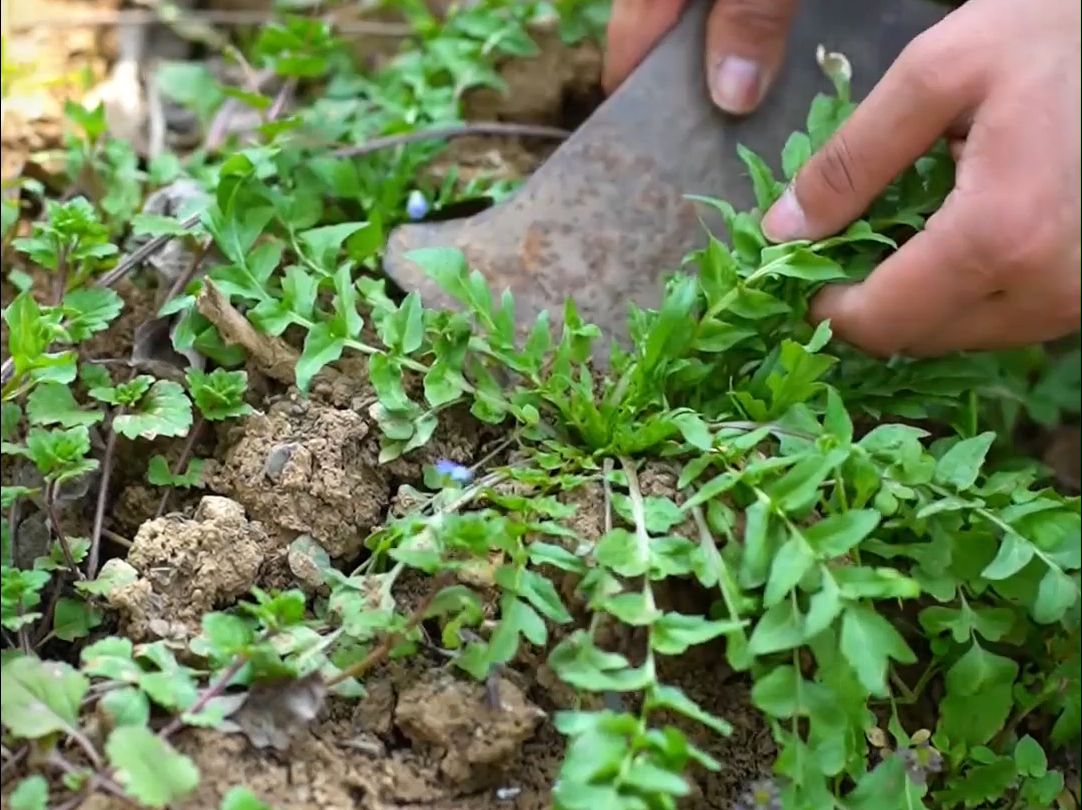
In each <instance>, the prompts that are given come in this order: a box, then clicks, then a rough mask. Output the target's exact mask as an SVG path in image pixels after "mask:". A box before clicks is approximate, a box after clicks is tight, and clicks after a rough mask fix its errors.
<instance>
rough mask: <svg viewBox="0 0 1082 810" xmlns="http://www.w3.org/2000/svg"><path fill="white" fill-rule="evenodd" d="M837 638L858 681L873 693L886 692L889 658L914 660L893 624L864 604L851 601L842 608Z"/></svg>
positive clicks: (904, 660)
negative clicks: (843, 609)
mask: <svg viewBox="0 0 1082 810" xmlns="http://www.w3.org/2000/svg"><path fill="white" fill-rule="evenodd" d="M839 642H840V647H841V651H842V655H844V656H845V659H846V660H847V661H848V662H849V665H850V666H851V667H853V670H854V671H855V672H856V674H857V677H858V678H859V679H860V683H861V685H862V686H863V687H864V688H865V689H867V690H868V691H869V692H870V693H872V694H873V695H878V696H881V695H885V694H886V693H887V667H888V666H889V665H890V659H892V658H893V659H894V660H895V661H898V662H900V663H903V664H912V663H913V662H914V661H916V660H917V657H916V655H914V653H913V651H912V650H911V649H910V648H909V645H908V644H906V642H905V639H904V638H902V636H901V635H900V634H899V633H898V631H897V630H895V629H894V626H893V625H892V624H891V623H890V622H888V621H887V620H886V619H885V618H883V617H882V616H880V615H879V614H878V613H876V612H875V611H874V610H872V609H871V608H869V607H865V606H864V605H850V606H849V607H847V608H846V609H845V613H844V614H843V616H842V629H841V636H840V637H839Z"/></svg>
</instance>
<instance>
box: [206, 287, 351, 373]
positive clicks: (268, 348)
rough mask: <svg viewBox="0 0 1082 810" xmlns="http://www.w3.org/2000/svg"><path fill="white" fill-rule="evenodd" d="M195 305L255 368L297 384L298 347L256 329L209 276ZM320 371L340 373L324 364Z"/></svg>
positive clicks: (223, 338) (224, 338) (225, 339)
mask: <svg viewBox="0 0 1082 810" xmlns="http://www.w3.org/2000/svg"><path fill="white" fill-rule="evenodd" d="M195 305H196V308H197V309H198V310H199V314H200V315H202V316H203V317H204V318H206V319H207V320H208V321H210V322H211V323H213V324H214V326H215V327H217V329H218V333H219V334H220V335H221V336H222V340H224V341H225V342H226V343H228V344H230V345H232V346H240V347H241V348H242V349H244V351H245V352H247V353H248V357H249V358H250V359H251V361H252V363H253V364H254V365H255V367H256V368H258V369H259V370H260V371H261V372H262V373H263V374H265V375H267V376H268V377H270V378H271V379H272V380H277V381H278V382H280V383H285V384H286V385H293V384H294V383H296V381H297V376H296V373H295V371H294V369H295V368H296V366H297V360H298V359H299V357H300V355H299V354H298V353H297V350H296V349H294V348H293V347H292V346H290V345H289V344H288V343H286V342H285V341H284V340H282V339H281V338H279V337H271V336H270V335H264V334H261V333H260V332H257V331H256V329H255V327H254V326H252V324H251V322H249V320H248V319H247V318H246V317H245V316H244V315H243V314H241V313H240V312H238V311H237V308H236V307H234V306H233V305H232V304H230V303H229V300H228V299H227V298H226V297H225V296H224V295H222V293H221V290H219V289H218V288H217V287H216V286H215V285H214V282H212V281H211V280H210V279H207V280H206V281H204V282H203V288H202V290H201V291H200V292H199V297H198V298H197V299H196V304H195ZM320 374H321V375H324V374H326V375H328V376H336V375H337V374H338V372H337V371H334V370H333V369H330V368H329V367H324V368H323V369H322V370H321V371H320Z"/></svg>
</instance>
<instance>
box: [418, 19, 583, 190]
mask: <svg viewBox="0 0 1082 810" xmlns="http://www.w3.org/2000/svg"><path fill="white" fill-rule="evenodd" d="M530 34H531V36H532V37H533V39H534V41H535V42H536V43H537V46H538V53H537V54H536V55H535V56H531V57H527V58H516V59H508V60H506V61H504V62H503V63H502V64H500V65H499V66H498V68H497V69H498V71H499V74H500V76H501V78H502V79H503V80H504V82H505V83H506V85H507V87H506V89H505V90H496V89H494V88H491V87H483V88H476V89H474V90H471V91H469V92H468V93H466V96H465V98H464V99H463V101H464V104H465V118H466V120H468V121H514V122H518V123H531V124H546V125H549V126H559V127H564V128H566V129H574V128H575V127H577V126H578V125H579V124H580V123H582V121H584V120H585V119H586V117H587V116H588V115H589V113H590V112H592V111H593V109H594V108H595V107H597V106H598V104H600V103H601V100H602V93H601V50H600V48H599V47H598V45H597V43H594V42H585V41H584V42H581V43H579V44H577V45H573V46H569V45H566V44H564V43H563V42H562V41H561V40H560V37H559V34H558V33H557V32H556V31H555V30H554V29H553V28H552V27H551V26H534V27H533V28H532V29H531V31H530ZM557 145H558V144H557V143H556V142H554V141H551V140H537V139H525V138H518V137H506V138H494V137H463V138H459V139H456V140H454V141H452V142H451V143H450V145H449V146H448V147H447V149H445V150H444V151H443V152H442V153H441V154H440V156H439V157H438V158H437V159H436V160H435V161H434V162H433V164H432V165H431V166H430V167H429V168H428V169H427V170H426V174H427V175H428V176H429V177H430V178H432V179H433V180H434V181H435V182H437V183H439V182H442V181H443V179H444V178H446V177H447V175H448V173H449V172H451V171H454V172H456V173H457V176H458V177H459V179H460V180H461V181H463V182H469V181H471V180H475V179H479V178H488V179H494V180H517V179H519V178H522V177H525V176H527V175H529V174H530V173H531V172H533V171H534V170H535V169H536V168H537V167H538V166H539V165H540V164H541V163H542V161H544V160H545V158H547V157H548V156H549V155H550V154H551V153H552V152H553V151H554V150H555V148H556V146H557Z"/></svg>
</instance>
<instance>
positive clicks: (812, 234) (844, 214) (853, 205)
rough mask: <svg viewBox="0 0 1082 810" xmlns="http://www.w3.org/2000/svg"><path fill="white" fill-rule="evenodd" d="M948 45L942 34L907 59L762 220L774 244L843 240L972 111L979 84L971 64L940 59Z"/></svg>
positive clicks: (910, 50)
mask: <svg viewBox="0 0 1082 810" xmlns="http://www.w3.org/2000/svg"><path fill="white" fill-rule="evenodd" d="M941 25H942V24H941ZM945 39H946V37H945V36H944V35H942V34H940V31H939V26H937V27H936V28H933V29H930V30H929V31H928V32H927V33H925V34H923V35H922V36H921V38H919V39H918V40H914V42H913V43H911V44H910V45H909V47H907V48H906V49H905V51H903V53H902V55H901V56H900V57H898V59H897V61H895V63H894V64H893V65H891V67H890V69H889V70H888V71H887V72H886V74H885V75H884V76H883V78H882V79H881V80H880V81H879V83H878V84H877V85H876V86H875V88H874V89H873V90H872V92H871V93H869V94H868V97H867V98H866V99H865V100H864V101H863V102H861V103H860V104H859V105H858V106H857V108H856V109H855V110H854V111H853V114H852V115H851V116H850V117H849V119H848V120H847V121H846V122H845V123H844V124H842V126H841V127H840V128H839V129H838V131H837V132H836V133H835V134H834V136H833V137H832V138H831V139H830V140H829V141H827V143H826V144H824V146H823V147H822V148H821V149H820V150H819V151H818V152H816V153H815V154H814V155H812V157H811V158H810V159H809V160H808V162H807V163H806V164H804V166H803V167H802V168H801V170H800V171H799V172H798V173H797V175H796V177H795V178H794V180H793V183H792V184H791V185H790V186H789V188H788V189H786V191H785V193H784V194H782V196H781V197H780V198H779V199H778V201H777V202H775V203H774V205H773V206H771V208H770V209H769V210H768V211H767V212H766V214H765V215H764V216H763V222H762V227H763V233H764V234H765V235H766V237H767V238H768V239H770V240H771V241H774V242H789V241H792V240H794V239H821V238H823V237H824V236H829V235H830V234H833V233H836V232H838V231H839V230H841V229H842V228H844V227H845V226H846V225H848V224H849V223H851V222H852V221H853V220H855V219H857V218H858V217H859V216H860V215H861V214H862V213H864V211H865V210H866V209H867V208H868V206H869V204H871V202H872V201H873V200H874V199H875V198H876V197H877V196H878V195H879V194H880V192H882V191H883V189H884V188H886V187H887V185H888V184H889V183H890V182H891V181H892V180H893V179H894V178H895V177H897V176H898V175H899V174H901V173H902V171H904V170H905V169H906V168H908V167H909V166H911V165H912V164H913V163H914V162H915V161H916V160H917V159H918V158H920V157H921V156H922V155H924V154H925V153H926V152H927V151H928V149H929V148H931V146H932V144H934V143H935V142H936V140H937V139H938V138H939V137H940V136H941V135H942V134H943V133H944V132H945V131H946V130H947V129H948V128H949V127H950V126H951V124H952V123H954V122H955V121H956V120H957V119H958V118H959V117H960V115H961V113H962V112H963V111H964V110H966V109H970V108H971V107H972V106H973V104H974V103H975V101H976V99H975V95H976V92H975V84H976V83H975V82H974V81H973V80H972V75H971V74H970V75H967V73H969V72H968V71H967V70H966V65H965V64H964V63H965V62H966V60H965V59H964V57H963V58H959V55H958V54H954V55H953V56H952V60H953V62H954V64H951V63H950V61H951V60H945V59H944V58H943V57H942V55H941V54H940V53H939V52H940V51H943V50H944V48H942V47H940V46H939V45H938V43H937V40H945ZM944 62H946V63H947V64H946V65H945V64H944ZM959 62H961V63H962V64H959ZM945 67H949V68H950V69H949V70H946V69H945Z"/></svg>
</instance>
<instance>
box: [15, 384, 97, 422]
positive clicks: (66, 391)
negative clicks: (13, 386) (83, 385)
mask: <svg viewBox="0 0 1082 810" xmlns="http://www.w3.org/2000/svg"><path fill="white" fill-rule="evenodd" d="M26 416H27V418H28V419H29V420H30V422H31V423H32V424H35V425H60V426H61V427H66V428H70V427H75V426H76V425H87V426H89V425H93V424H95V423H96V422H100V421H101V420H102V417H103V416H104V414H103V413H102V412H101V411H88V410H83V408H82V407H80V405H79V403H78V402H76V401H75V397H73V396H72V394H71V388H70V387H69V386H67V385H61V384H60V383H54V382H43V383H41V384H40V385H38V386H37V387H35V388H34V390H33V391H31V392H30V396H29V397H27V400H26Z"/></svg>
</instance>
